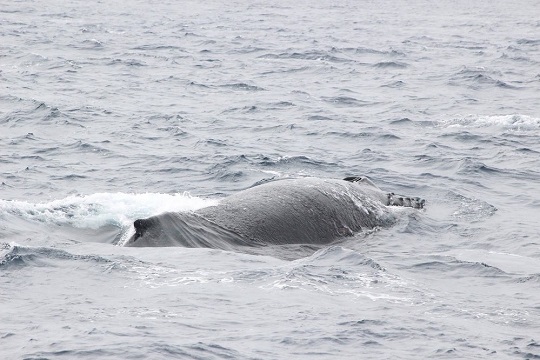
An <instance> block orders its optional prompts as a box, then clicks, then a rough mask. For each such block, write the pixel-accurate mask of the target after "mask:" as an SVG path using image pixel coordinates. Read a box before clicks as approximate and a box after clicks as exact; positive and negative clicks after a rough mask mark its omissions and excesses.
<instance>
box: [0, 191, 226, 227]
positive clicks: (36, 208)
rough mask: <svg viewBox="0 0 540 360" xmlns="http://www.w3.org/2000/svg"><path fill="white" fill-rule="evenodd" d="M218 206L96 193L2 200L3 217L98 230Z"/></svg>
mask: <svg viewBox="0 0 540 360" xmlns="http://www.w3.org/2000/svg"><path fill="white" fill-rule="evenodd" d="M216 203H217V201H216V200H210V199H203V198H199V197H194V196H191V195H189V194H188V193H176V194H160V193H145V194H130V193H96V194H91V195H84V196H81V195H76V196H69V197H67V198H64V199H60V200H53V201H50V202H42V203H32V202H27V201H18V200H0V216H2V215H3V214H11V215H15V216H18V217H21V218H23V219H25V220H29V221H35V222H41V223H47V224H56V225H62V224H67V225H70V226H74V227H77V228H89V229H98V228H100V227H103V226H107V225H114V226H118V227H121V228H123V227H128V226H131V224H132V222H133V220H135V219H137V218H142V217H148V216H151V215H156V214H159V213H163V212H169V211H191V210H196V209H198V208H201V207H204V206H209V205H214V204H216Z"/></svg>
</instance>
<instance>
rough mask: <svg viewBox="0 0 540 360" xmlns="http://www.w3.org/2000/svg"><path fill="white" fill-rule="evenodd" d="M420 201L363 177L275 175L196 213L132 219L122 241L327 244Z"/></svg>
mask: <svg viewBox="0 0 540 360" xmlns="http://www.w3.org/2000/svg"><path fill="white" fill-rule="evenodd" d="M390 205H397V206H407V207H413V208H418V209H420V208H422V207H423V206H424V200H421V199H419V198H408V197H401V196H396V195H394V194H392V193H390V194H388V193H385V192H383V191H382V190H380V189H379V188H378V187H377V186H375V184H373V183H372V182H371V181H370V180H369V179H368V178H366V177H348V178H346V179H343V180H337V179H320V178H299V179H284V180H276V181H272V182H268V183H264V184H262V185H258V186H255V187H252V188H250V189H247V190H244V191H241V192H239V193H237V194H234V195H231V196H229V197H227V198H224V199H223V200H221V201H220V202H219V204H218V205H215V206H209V207H206V208H202V209H199V210H197V211H195V212H179V213H164V214H160V215H156V216H152V217H149V218H147V219H139V220H136V221H135V223H134V226H135V234H134V235H133V236H132V237H131V238H130V239H129V240H128V241H127V242H126V243H125V246H134V247H145V246H149V247H158V246H182V247H207V248H217V249H225V250H235V249H238V247H239V246H264V245H282V244H329V243H331V242H332V241H334V240H336V239H338V238H340V237H343V236H351V235H353V234H354V233H355V232H358V231H360V230H362V229H372V228H374V227H378V226H388V225H391V224H392V223H393V222H394V221H395V217H394V213H393V212H392V211H390V209H389V208H388V206H390Z"/></svg>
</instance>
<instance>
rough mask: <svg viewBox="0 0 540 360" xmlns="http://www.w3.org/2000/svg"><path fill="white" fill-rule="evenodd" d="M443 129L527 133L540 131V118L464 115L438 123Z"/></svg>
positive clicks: (515, 115)
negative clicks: (500, 130)
mask: <svg viewBox="0 0 540 360" xmlns="http://www.w3.org/2000/svg"><path fill="white" fill-rule="evenodd" d="M438 126H439V127H442V128H502V129H505V130H515V131H527V130H538V129H540V118H536V117H532V116H528V115H521V114H511V115H474V114H471V115H464V116H460V115H458V116H455V117H452V118H449V119H443V120H439V121H438Z"/></svg>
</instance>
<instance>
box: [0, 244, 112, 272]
mask: <svg viewBox="0 0 540 360" xmlns="http://www.w3.org/2000/svg"><path fill="white" fill-rule="evenodd" d="M55 260H73V261H86V262H94V263H99V264H110V263H112V262H113V261H112V260H109V259H107V258H104V257H102V256H98V255H76V254H71V253H69V252H67V251H64V250H60V249H54V248H47V247H29V246H21V245H17V244H7V243H0V268H4V269H6V268H20V267H26V266H31V267H43V266H57V264H56V263H55Z"/></svg>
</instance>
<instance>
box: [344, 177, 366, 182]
mask: <svg viewBox="0 0 540 360" xmlns="http://www.w3.org/2000/svg"><path fill="white" fill-rule="evenodd" d="M362 178H363V177H362V176H348V177H346V178H345V179H343V180H345V181H349V182H359V181H362Z"/></svg>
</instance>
